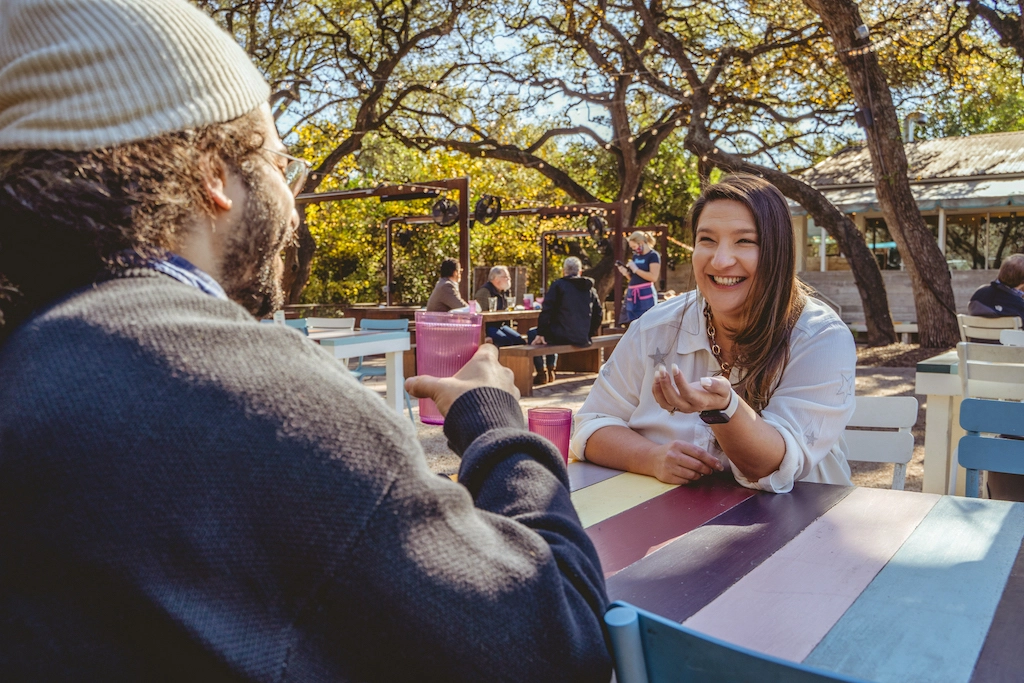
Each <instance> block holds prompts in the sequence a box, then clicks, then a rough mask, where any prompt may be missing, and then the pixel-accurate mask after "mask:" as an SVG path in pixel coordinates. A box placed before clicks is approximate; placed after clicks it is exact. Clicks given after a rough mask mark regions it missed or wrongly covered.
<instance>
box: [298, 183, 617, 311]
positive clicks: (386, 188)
mask: <svg viewBox="0 0 1024 683" xmlns="http://www.w3.org/2000/svg"><path fill="white" fill-rule="evenodd" d="M446 190H450V191H455V192H458V193H459V263H460V264H461V266H462V272H463V273H466V274H468V273H470V272H471V264H470V258H469V226H470V221H474V222H475V219H474V218H472V217H471V216H470V213H469V178H467V177H462V178H449V179H446V180H430V181H427V182H422V183H408V184H402V185H382V186H380V187H375V188H367V189H361V190H330V191H327V192H312V193H308V194H300V195H299V196H298V197H296V198H295V204H296V206H305V205H307V204H319V203H320V202H334V201H346V200H350V199H370V198H371V197H378V198H379V199H380V200H381V201H405V200H412V199H427V198H431V197H437V196H438V195H440V194H441V193H442V192H444V191H446ZM590 215H603V216H604V217H605V218H606V220H607V221H608V227H609V228H610V230H611V238H610V239H611V244H612V251H613V254H614V258H616V259H621V258H622V216H623V207H622V202H593V203H588V204H569V205H566V206H541V207H533V208H527V209H508V210H502V212H501V216H537V217H538V218H541V219H545V218H555V217H558V216H590ZM428 223H434V218H433V216H392V217H391V218H388V219H386V220H385V221H384V227H385V232H386V238H385V281H386V290H385V294H386V300H387V305H388V306H390V305H392V291H391V290H392V282H391V280H392V277H393V275H394V273H393V272H392V260H393V259H392V253H391V252H392V248H393V243H392V235H391V233H392V228H393V226H394V225H395V224H404V225H423V224H428ZM546 264H547V261H546V260H545V261H544V262H543V263H542V270H543V271H544V274H545V275H546ZM544 286H547V283H546V282H545V283H544ZM469 287H470V282H469V277H463V278H462V282H460V283H459V290H460V291H461V293H462V298H463V299H465V300H467V301H469V299H470V296H471V293H470V291H469ZM621 307H622V274H621V273H619V272H618V270H616V272H615V316H616V319H618V315H619V310H620V309H621Z"/></svg>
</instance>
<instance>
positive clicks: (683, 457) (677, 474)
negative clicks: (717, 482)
mask: <svg viewBox="0 0 1024 683" xmlns="http://www.w3.org/2000/svg"><path fill="white" fill-rule="evenodd" d="M647 456H648V457H649V458H651V460H652V461H653V462H654V476H655V477H657V478H658V480H659V481H663V482H665V483H666V484H689V483H690V482H693V481H697V480H698V479H700V478H701V477H703V476H704V475H706V474H711V473H712V472H715V471H718V472H721V471H722V470H723V469H725V467H724V466H723V465H722V463H721V462H719V461H718V458H716V457H714V456H713V455H711V454H710V453H708V452H707V451H705V450H704V449H703V448H697V447H696V446H694V445H693V444H692V443H687V442H685V441H671V442H669V443H667V444H664V445H661V446H655V447H653V448H652V449H651V450H650V451H648V452H647Z"/></svg>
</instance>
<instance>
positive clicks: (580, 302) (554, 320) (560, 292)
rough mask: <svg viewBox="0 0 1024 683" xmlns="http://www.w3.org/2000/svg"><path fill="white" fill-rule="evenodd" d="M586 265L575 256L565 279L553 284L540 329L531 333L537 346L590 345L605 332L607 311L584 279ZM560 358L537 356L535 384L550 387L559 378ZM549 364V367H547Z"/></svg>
mask: <svg viewBox="0 0 1024 683" xmlns="http://www.w3.org/2000/svg"><path fill="white" fill-rule="evenodd" d="M582 269H583V264H582V263H581V262H580V260H579V259H578V258H576V257H575V256H570V257H569V258H567V259H565V261H564V262H563V263H562V277H561V278H559V279H558V280H555V281H554V282H553V283H551V287H550V288H549V289H548V292H547V294H545V295H544V305H543V307H542V308H541V312H540V318H538V320H537V327H535V328H533V329H532V330H530V341H531V342H532V343H533V344H572V345H573V346H589V345H590V338H591V337H593V336H594V335H595V334H597V331H598V330H599V329H601V319H602V317H603V314H604V311H603V309H602V307H601V302H600V300H598V298H597V292H596V291H594V281H593V280H591V279H590V278H589V277H581V276H580V271H581V270H582ZM557 360H558V357H557V356H554V355H552V356H546V357H541V356H536V357H535V358H534V359H533V364H534V366H535V367H536V368H537V376H536V377H535V378H534V380H533V383H534V384H547V383H548V382H553V381H554V379H555V363H556V361H557ZM545 363H546V364H547V367H545Z"/></svg>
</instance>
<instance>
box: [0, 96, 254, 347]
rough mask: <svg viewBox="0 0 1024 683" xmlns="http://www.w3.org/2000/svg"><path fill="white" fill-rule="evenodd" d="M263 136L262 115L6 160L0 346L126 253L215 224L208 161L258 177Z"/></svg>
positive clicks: (170, 244)
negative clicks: (256, 161)
mask: <svg viewBox="0 0 1024 683" xmlns="http://www.w3.org/2000/svg"><path fill="white" fill-rule="evenodd" d="M260 130H261V123H260V114H259V111H258V110H257V111H253V112H251V113H249V114H246V115H245V116H241V117H239V118H237V119H235V120H233V121H230V122H228V123H221V124H214V125H210V126H204V127H202V128H197V129H194V130H188V131H182V132H176V133H168V134H165V135H161V136H158V137H155V138H150V139H148V140H142V141H139V142H132V143H127V144H124V145H117V146H114V147H108V148H103V149H97V150H91V151H88V152H66V151H61V150H13V151H0V339H2V338H3V337H5V336H6V335H7V334H9V333H10V331H11V330H12V329H13V328H14V327H15V326H16V325H17V324H18V323H20V322H21V321H22V320H24V319H25V318H26V317H28V316H29V315H30V314H31V313H32V311H34V310H35V309H37V308H39V307H40V306H43V305H45V304H46V303H48V302H50V301H52V300H53V299H55V298H57V297H58V296H60V295H62V294H64V293H67V292H69V291H71V290H74V289H77V288H79V287H82V286H85V285H88V284H90V283H91V282H93V281H95V280H96V279H97V277H98V276H99V275H100V274H101V273H103V271H104V270H106V269H109V268H111V267H114V266H116V265H117V260H118V259H117V256H118V254H120V253H122V252H124V251H126V250H134V251H136V252H138V253H139V254H142V255H148V254H152V253H154V252H155V251H158V250H162V249H173V248H174V246H175V245H176V244H178V243H179V242H180V240H181V238H182V237H183V235H184V231H186V230H187V229H188V226H189V225H190V223H191V222H193V221H194V220H195V218H196V217H197V216H201V215H203V214H206V215H210V216H212V215H213V205H212V202H211V200H210V198H209V196H208V195H207V193H206V191H205V189H204V185H203V182H204V176H203V173H204V168H205V164H206V160H207V159H208V158H210V157H211V156H219V157H220V158H221V159H222V160H223V161H224V162H225V163H226V164H227V165H228V166H229V167H231V168H232V169H233V170H236V171H241V172H247V171H250V164H251V163H252V159H253V158H254V157H255V155H256V153H257V152H258V150H259V149H260V148H261V147H262V146H263V142H264V140H263V135H262V134H261V133H260V132H259V131H260Z"/></svg>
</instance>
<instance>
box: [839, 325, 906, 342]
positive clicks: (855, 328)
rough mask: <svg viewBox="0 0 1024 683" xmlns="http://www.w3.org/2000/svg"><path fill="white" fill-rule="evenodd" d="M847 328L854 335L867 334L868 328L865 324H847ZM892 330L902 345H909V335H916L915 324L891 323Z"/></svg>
mask: <svg viewBox="0 0 1024 683" xmlns="http://www.w3.org/2000/svg"><path fill="white" fill-rule="evenodd" d="M847 327H849V328H850V331H851V332H853V333H854V335H856V334H857V333H858V332H867V331H868V326H867V324H866V323H847ZM892 327H893V329H894V330H895V331H896V334H898V335H900V341H901V342H903V343H904V344H909V343H910V335H912V334H917V323H898V322H895V321H894V322H893V324H892Z"/></svg>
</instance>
